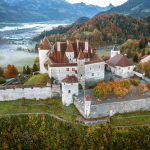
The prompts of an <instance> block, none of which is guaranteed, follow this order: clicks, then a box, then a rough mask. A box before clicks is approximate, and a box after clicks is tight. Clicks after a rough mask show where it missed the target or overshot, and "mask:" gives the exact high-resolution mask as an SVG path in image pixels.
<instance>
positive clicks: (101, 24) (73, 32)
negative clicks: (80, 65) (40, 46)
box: [34, 13, 150, 45]
mask: <svg viewBox="0 0 150 150" xmlns="http://www.w3.org/2000/svg"><path fill="white" fill-rule="evenodd" d="M79 20H82V18H80V19H79ZM80 22H81V23H80V24H76V23H74V24H72V25H70V26H66V27H57V28H55V29H53V30H51V31H47V32H43V33H42V34H41V35H40V36H37V37H36V38H34V40H37V41H39V40H40V39H42V38H43V37H44V36H45V35H46V36H49V39H50V40H53V39H56V38H58V39H59V40H60V39H62V40H63V39H65V38H66V39H81V40H85V39H88V40H89V41H90V42H91V43H92V44H93V45H106V44H114V43H115V42H116V40H117V42H118V44H121V43H123V42H124V41H126V40H127V39H140V38H141V37H143V36H145V37H149V36H150V22H149V21H148V18H146V19H145V20H144V19H139V18H133V17H131V16H124V15H121V14H115V13H112V14H102V15H99V16H95V17H93V18H92V19H89V20H88V19H87V20H86V19H84V21H83V22H82V21H80Z"/></svg>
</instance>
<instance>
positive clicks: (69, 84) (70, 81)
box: [61, 76, 79, 106]
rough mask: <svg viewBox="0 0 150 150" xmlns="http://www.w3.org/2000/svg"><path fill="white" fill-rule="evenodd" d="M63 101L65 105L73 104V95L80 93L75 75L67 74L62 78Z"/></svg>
mask: <svg viewBox="0 0 150 150" xmlns="http://www.w3.org/2000/svg"><path fill="white" fill-rule="evenodd" d="M61 84H62V103H63V105H65V106H69V105H70V104H73V96H74V95H76V96H78V94H79V83H78V79H77V78H76V77H75V76H67V77H66V78H65V79H63V80H62V83H61Z"/></svg>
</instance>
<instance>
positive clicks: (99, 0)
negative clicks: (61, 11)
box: [66, 0, 127, 6]
mask: <svg viewBox="0 0 150 150" xmlns="http://www.w3.org/2000/svg"><path fill="white" fill-rule="evenodd" d="M66 1H68V2H70V3H80V2H84V3H86V4H93V5H99V6H108V5H109V4H110V3H112V4H113V5H114V6H118V5H121V4H123V3H125V2H126V1H127V0H66Z"/></svg>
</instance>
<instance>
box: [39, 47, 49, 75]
mask: <svg viewBox="0 0 150 150" xmlns="http://www.w3.org/2000/svg"><path fill="white" fill-rule="evenodd" d="M48 51H49V50H40V49H39V63H40V73H48V71H47V69H46V68H45V67H44V64H45V62H46V60H48V58H47V53H48Z"/></svg>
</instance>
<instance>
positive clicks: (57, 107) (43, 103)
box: [0, 99, 79, 121]
mask: <svg viewBox="0 0 150 150" xmlns="http://www.w3.org/2000/svg"><path fill="white" fill-rule="evenodd" d="M13 113H14V114H15V113H51V114H55V115H57V116H59V117H60V118H63V119H65V120H67V121H74V120H75V119H76V117H77V116H78V115H79V113H78V111H77V110H76V108H75V107H74V105H71V106H69V107H65V106H63V105H62V103H61V100H60V99H59V100H53V99H48V100H39V101H36V100H17V101H8V102H1V103H0V115H5V114H13Z"/></svg>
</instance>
